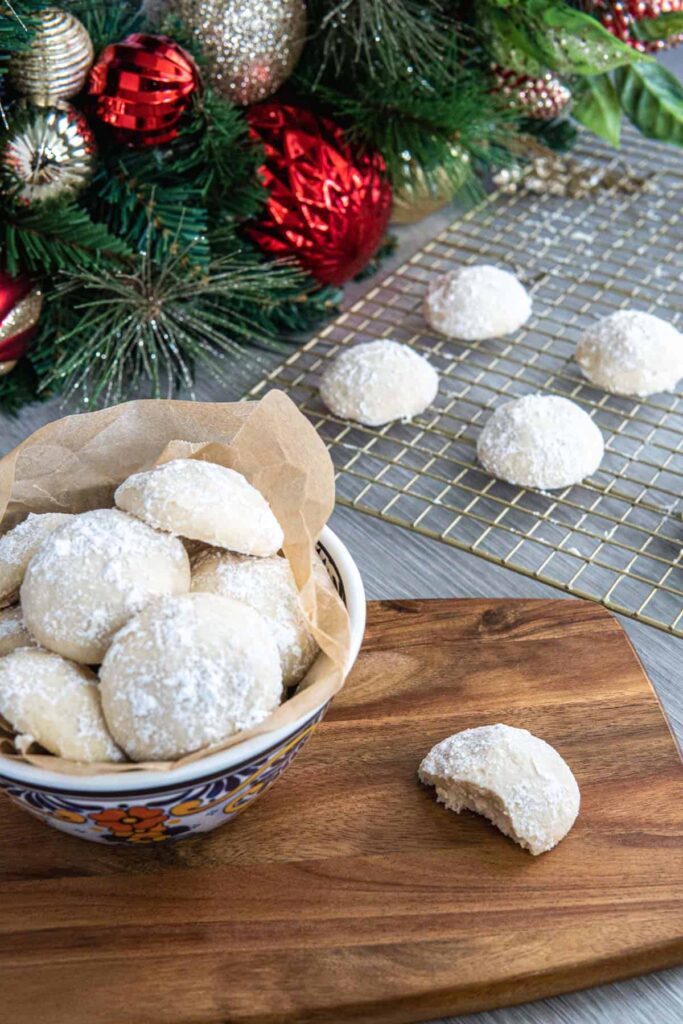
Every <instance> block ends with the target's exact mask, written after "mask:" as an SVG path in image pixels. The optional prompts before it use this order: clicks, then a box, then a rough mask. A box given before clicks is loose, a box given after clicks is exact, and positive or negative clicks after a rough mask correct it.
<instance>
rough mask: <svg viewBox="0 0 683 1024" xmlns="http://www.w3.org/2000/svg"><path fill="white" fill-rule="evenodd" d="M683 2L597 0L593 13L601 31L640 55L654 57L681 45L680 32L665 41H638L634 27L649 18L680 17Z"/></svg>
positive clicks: (682, 36)
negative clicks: (653, 55)
mask: <svg viewBox="0 0 683 1024" xmlns="http://www.w3.org/2000/svg"><path fill="white" fill-rule="evenodd" d="M681 12H683V0H598V3H597V4H596V13H597V15H598V17H599V18H600V21H601V22H602V24H603V25H604V27H605V28H606V29H607V30H608V31H609V32H611V33H612V35H613V36H616V37H617V39H621V41H622V43H627V44H628V46H632V47H633V49H634V50H639V51H640V52H641V53H646V52H649V53H654V52H656V51H657V50H666V49H669V48H670V47H672V46H678V45H679V44H680V43H683V32H676V33H674V34H673V35H670V36H669V38H668V39H639V38H638V32H637V28H636V26H637V24H638V22H639V21H647V20H648V18H659V17H660V15H662V14H680V13H681Z"/></svg>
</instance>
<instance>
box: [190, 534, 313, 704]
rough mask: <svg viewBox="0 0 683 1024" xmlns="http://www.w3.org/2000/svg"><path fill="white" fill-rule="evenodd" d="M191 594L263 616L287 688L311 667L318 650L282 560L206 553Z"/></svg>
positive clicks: (194, 572)
mask: <svg viewBox="0 0 683 1024" xmlns="http://www.w3.org/2000/svg"><path fill="white" fill-rule="evenodd" d="M191 589H192V590H193V591H197V592H208V593H213V594H222V595H223V596H224V597H232V598H234V600H236V601H243V602H244V604H247V605H249V607H250V608H253V609H255V611H257V612H258V613H259V614H260V615H262V616H263V618H264V619H265V620H266V622H267V623H268V627H269V629H270V630H271V633H272V636H273V638H274V640H275V643H276V644H277V648H278V651H279V654H280V661H281V663H282V675H283V683H284V685H285V686H293V685H294V684H295V683H298V682H299V681H300V680H301V679H302V677H303V676H304V675H305V674H306V672H307V671H308V669H309V668H310V667H311V665H312V664H313V662H314V660H315V658H316V656H317V654H318V651H319V650H320V648H319V647H318V644H317V643H316V641H315V638H314V636H313V634H312V632H311V628H310V626H309V623H308V619H307V618H306V615H305V614H304V610H303V608H302V607H301V601H300V600H299V593H298V591H297V589H296V583H295V582H294V577H293V575H292V570H291V569H290V567H289V562H288V561H287V559H286V558H282V557H281V556H280V555H272V556H271V557H270V558H250V557H249V556H248V555H236V554H233V553H232V552H228V551H217V550H216V549H213V550H211V549H209V550H207V551H204V552H203V553H202V554H200V555H199V556H198V557H197V559H196V560H195V561H194V563H193V566H192V585H191Z"/></svg>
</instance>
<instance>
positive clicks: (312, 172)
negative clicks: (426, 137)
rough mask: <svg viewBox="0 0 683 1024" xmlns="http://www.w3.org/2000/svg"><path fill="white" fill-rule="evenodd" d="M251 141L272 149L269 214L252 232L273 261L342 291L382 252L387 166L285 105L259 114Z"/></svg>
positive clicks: (332, 127)
mask: <svg viewBox="0 0 683 1024" xmlns="http://www.w3.org/2000/svg"><path fill="white" fill-rule="evenodd" d="M247 120H248V121H249V125H250V128H251V133H252V136H253V137H254V138H255V139H258V140H260V141H261V142H262V143H263V145H264V147H265V154H266V159H265V163H264V164H263V166H262V167H261V169H260V174H261V179H262V181H263V184H264V185H265V187H266V188H267V189H268V191H269V193H270V194H269V198H268V201H267V203H266V210H265V212H264V214H263V216H262V217H260V218H259V220H258V221H256V222H254V223H252V224H250V225H249V227H248V228H247V231H248V233H249V236H250V237H251V238H252V239H253V241H254V242H255V243H256V244H257V245H258V246H259V247H260V248H261V249H262V250H263V252H266V253H268V255H270V256H276V257H292V256H295V257H296V258H297V260H298V261H299V263H301V265H302V266H303V267H304V268H305V269H306V270H307V271H309V273H311V274H312V275H313V276H314V277H316V278H317V279H318V280H319V281H322V282H324V283H325V284H343V282H344V281H348V280H349V279H350V278H351V277H353V276H354V275H355V274H357V273H358V272H359V271H360V270H362V269H363V267H364V266H365V265H366V264H367V262H368V261H369V260H370V258H371V257H372V256H373V255H374V253H375V252H376V250H377V248H378V246H379V244H380V242H381V241H382V237H383V235H384V232H385V230H386V227H387V223H388V221H389V215H390V213H391V204H392V195H391V184H390V182H389V180H388V178H387V176H386V166H385V163H384V160H383V158H382V157H381V156H380V154H379V153H377V152H366V153H360V152H355V151H354V150H353V148H352V147H351V146H350V145H349V143H348V142H347V141H346V139H345V138H344V132H343V129H342V128H341V127H340V126H339V125H337V124H335V123H334V122H333V121H330V120H329V119H328V118H325V117H319V116H318V115H316V114H314V113H313V112H312V111H310V110H304V109H301V108H299V107H294V106H289V105H286V104H282V103H275V102H271V103H262V104H259V105H258V106H255V107H252V108H251V109H250V110H249V112H248V114H247Z"/></svg>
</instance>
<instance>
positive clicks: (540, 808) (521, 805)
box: [418, 725, 580, 855]
mask: <svg viewBox="0 0 683 1024" xmlns="http://www.w3.org/2000/svg"><path fill="white" fill-rule="evenodd" d="M418 775H419V778H420V780H421V781H422V782H424V783H426V784H427V785H429V786H434V787H435V788H436V798H437V800H438V801H439V802H440V803H442V804H445V805H446V807H447V808H448V809H449V810H451V811H455V812H456V814H457V813H459V812H460V811H462V810H468V811H475V812H476V813H477V814H483V815H484V817H485V818H488V819H489V821H492V822H493V824H494V825H496V826H497V827H498V828H499V829H500V831H501V832H503V833H504V834H505V835H506V836H510V838H511V839H514V840H515V842H516V843H519V845H520V846H523V847H524V848H525V849H526V850H529V852H530V853H533V854H534V855H536V854H539V853H546V851H547V850H552V848H553V846H557V844H558V843H559V841H560V840H561V839H564V837H565V836H566V835H567V832H569V829H570V828H571V827H572V825H573V824H574V822H575V820H576V816H577V814H578V813H579V803H580V794H579V787H578V786H577V784H576V779H575V778H574V776H573V775H572V772H571V769H570V768H569V765H568V764H567V763H566V761H564V760H563V759H562V758H561V757H560V755H559V754H558V753H557V751H556V750H555V749H554V748H553V747H551V746H550V744H549V743H546V742H545V741H544V740H540V739H538V737H537V736H532V734H531V733H530V732H527V730H526V729H513V728H512V727H511V726H509V725H483V726H480V727H479V728H478V729H465V730H464V731H463V732H456V733H455V735H454V736H449V737H448V739H445V740H442V742H441V743H437V744H436V746H435V747H432V749H431V750H430V751H429V753H428V754H427V756H426V757H425V759H424V761H423V762H422V764H421V765H420V768H419V771H418Z"/></svg>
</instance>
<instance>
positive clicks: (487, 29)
mask: <svg viewBox="0 0 683 1024" xmlns="http://www.w3.org/2000/svg"><path fill="white" fill-rule="evenodd" d="M479 28H480V31H481V33H482V35H483V36H484V37H485V38H486V45H487V47H488V50H489V52H490V54H491V56H492V57H493V59H494V60H495V61H496V63H497V64H500V65H501V66H502V67H504V68H511V69H512V70H514V71H517V72H518V74H522V75H531V76H533V77H534V78H536V77H537V76H539V75H541V74H543V72H544V71H545V60H544V54H543V50H542V49H541V48H540V47H539V46H538V45H537V43H536V41H535V37H534V32H533V31H532V30H530V29H529V27H528V26H527V25H526V23H525V21H524V20H523V19H519V20H518V19H516V18H515V16H514V14H511V13H508V12H503V11H496V10H490V9H489V10H486V11H485V13H484V14H483V16H482V17H481V18H480V21H479Z"/></svg>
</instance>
